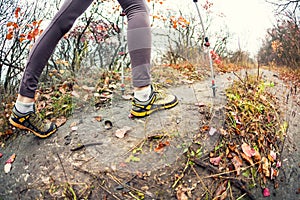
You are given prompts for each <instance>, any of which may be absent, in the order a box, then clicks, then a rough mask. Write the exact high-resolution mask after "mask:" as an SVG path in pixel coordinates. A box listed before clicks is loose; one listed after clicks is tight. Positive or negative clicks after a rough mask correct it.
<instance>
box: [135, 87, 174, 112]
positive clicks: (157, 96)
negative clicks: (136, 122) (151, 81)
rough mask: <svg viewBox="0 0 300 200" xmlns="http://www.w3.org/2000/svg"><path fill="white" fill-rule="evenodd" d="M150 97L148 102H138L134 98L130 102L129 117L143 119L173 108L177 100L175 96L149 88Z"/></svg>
mask: <svg viewBox="0 0 300 200" xmlns="http://www.w3.org/2000/svg"><path fill="white" fill-rule="evenodd" d="M151 90H152V92H151V95H150V98H149V100H148V101H139V100H138V99H136V98H134V99H133V101H132V109H131V111H130V113H131V115H132V116H134V117H145V116H148V115H150V114H151V113H153V112H155V111H158V110H163V109H169V108H173V107H175V106H176V105H177V104H178V99H177V97H176V96H175V95H172V94H167V93H165V92H163V91H162V90H155V89H154V88H153V86H151Z"/></svg>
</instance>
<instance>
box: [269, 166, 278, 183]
mask: <svg viewBox="0 0 300 200" xmlns="http://www.w3.org/2000/svg"><path fill="white" fill-rule="evenodd" d="M278 174H279V171H278V170H277V169H274V168H273V167H271V180H272V179H274V177H277V176H278Z"/></svg>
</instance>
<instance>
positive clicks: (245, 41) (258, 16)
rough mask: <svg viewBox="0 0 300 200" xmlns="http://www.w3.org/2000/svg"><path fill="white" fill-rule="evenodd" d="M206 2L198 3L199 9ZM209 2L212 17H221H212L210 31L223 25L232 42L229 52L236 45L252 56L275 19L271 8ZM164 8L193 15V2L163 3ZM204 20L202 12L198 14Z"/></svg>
mask: <svg viewBox="0 0 300 200" xmlns="http://www.w3.org/2000/svg"><path fill="white" fill-rule="evenodd" d="M205 1H206V0H198V6H199V7H200V6H201V5H202V4H204V3H205ZM210 2H212V3H213V7H212V11H213V14H214V15H218V14H221V13H222V14H224V17H222V18H221V17H213V21H212V22H211V24H210V26H212V27H211V28H212V29H216V30H218V28H220V27H223V26H227V27H228V30H229V32H230V33H231V37H232V40H231V41H230V43H229V48H230V49H237V48H238V46H239V43H240V46H241V48H242V50H245V51H249V52H250V53H252V54H255V53H256V52H257V50H258V49H259V46H260V45H261V41H262V39H263V38H264V37H265V35H266V30H267V29H268V28H271V27H272V25H273V23H274V21H275V19H274V15H273V8H272V6H271V5H270V4H268V3H266V2H265V0H210ZM164 4H165V6H166V7H170V8H172V9H180V10H182V11H183V12H184V13H186V14H188V13H191V12H195V14H196V8H195V5H194V3H193V0H166V1H165V3H164ZM201 15H202V18H205V17H206V16H205V15H206V13H204V12H202V13H201Z"/></svg>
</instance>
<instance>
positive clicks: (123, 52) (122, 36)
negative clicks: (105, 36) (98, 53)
mask: <svg viewBox="0 0 300 200" xmlns="http://www.w3.org/2000/svg"><path fill="white" fill-rule="evenodd" d="M125 15H126V14H125V12H121V14H120V16H121V17H122V26H121V27H122V30H121V31H122V32H121V34H122V35H121V51H120V56H124V55H125V34H124V17H125ZM122 59H123V60H122V61H121V93H122V95H124V92H125V83H124V79H125V77H124V62H125V61H124V57H123V58H122Z"/></svg>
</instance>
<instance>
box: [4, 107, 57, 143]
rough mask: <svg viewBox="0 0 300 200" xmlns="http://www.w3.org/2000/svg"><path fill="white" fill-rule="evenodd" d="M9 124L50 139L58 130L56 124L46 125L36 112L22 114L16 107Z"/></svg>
mask: <svg viewBox="0 0 300 200" xmlns="http://www.w3.org/2000/svg"><path fill="white" fill-rule="evenodd" d="M9 122H10V123H11V125H13V126H15V127H17V128H19V129H24V130H28V131H31V132H32V133H33V134H34V135H36V136H38V137H40V138H46V137H49V136H50V135H51V134H53V133H55V131H56V130H57V127H56V125H55V124H54V123H48V124H46V123H44V122H43V120H42V119H41V118H40V116H39V115H38V114H37V113H35V111H31V112H28V113H26V114H22V113H20V112H19V111H18V110H17V109H16V108H15V107H14V108H13V110H12V114H11V116H10V118H9Z"/></svg>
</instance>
